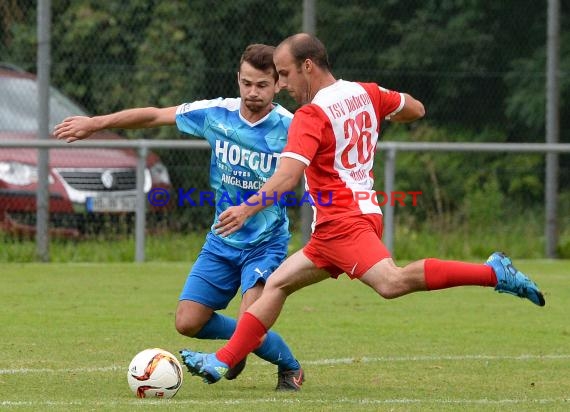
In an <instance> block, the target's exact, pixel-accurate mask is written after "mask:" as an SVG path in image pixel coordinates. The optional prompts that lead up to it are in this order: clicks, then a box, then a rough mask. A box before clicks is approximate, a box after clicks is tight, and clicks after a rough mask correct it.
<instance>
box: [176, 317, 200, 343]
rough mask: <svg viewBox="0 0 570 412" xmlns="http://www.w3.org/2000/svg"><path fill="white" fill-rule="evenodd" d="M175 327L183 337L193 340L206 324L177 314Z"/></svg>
mask: <svg viewBox="0 0 570 412" xmlns="http://www.w3.org/2000/svg"><path fill="white" fill-rule="evenodd" d="M174 326H175V328H176V331H177V332H178V333H180V334H181V335H184V336H188V337H189V338H193V337H195V336H196V335H197V334H198V332H200V330H201V329H202V328H203V327H204V323H203V322H197V321H196V319H193V318H189V317H187V316H185V317H182V316H179V315H178V314H177V315H176V319H175V321H174Z"/></svg>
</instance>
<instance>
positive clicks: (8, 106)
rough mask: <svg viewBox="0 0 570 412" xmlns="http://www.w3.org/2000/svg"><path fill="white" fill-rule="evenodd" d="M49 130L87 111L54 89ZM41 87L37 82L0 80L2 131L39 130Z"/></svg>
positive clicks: (0, 124)
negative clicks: (39, 94) (39, 90)
mask: <svg viewBox="0 0 570 412" xmlns="http://www.w3.org/2000/svg"><path fill="white" fill-rule="evenodd" d="M49 106H50V107H49V111H50V114H49V130H53V128H54V127H55V125H56V124H58V123H59V122H61V121H62V120H63V119H65V118H66V117H69V116H78V115H86V113H85V111H84V110H83V109H82V108H81V107H79V106H78V105H77V104H75V103H73V102H72V101H71V100H69V99H68V98H67V97H65V96H64V95H63V94H61V93H60V92H59V91H57V90H56V89H54V88H53V87H52V88H51V89H50V101H49ZM37 119H38V87H37V83H36V82H35V80H33V79H24V78H15V77H0V131H3V132H31V133H36V132H37V130H38V120H37Z"/></svg>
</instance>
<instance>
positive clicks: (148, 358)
mask: <svg viewBox="0 0 570 412" xmlns="http://www.w3.org/2000/svg"><path fill="white" fill-rule="evenodd" d="M182 379H183V374H182V367H181V366H180V363H179V362H178V359H176V357H174V355H173V354H172V353H170V352H168V351H165V350H164V349H160V348H154V349H145V350H143V351H142V352H139V353H137V354H136V356H135V357H134V358H133V360H132V361H131V364H130V365H129V371H128V373H127V381H128V382H129V386H130V388H131V390H132V391H133V393H134V394H135V395H136V396H137V397H139V398H172V397H173V396H174V395H176V392H178V389H180V386H182Z"/></svg>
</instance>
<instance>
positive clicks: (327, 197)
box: [281, 80, 405, 229]
mask: <svg viewBox="0 0 570 412" xmlns="http://www.w3.org/2000/svg"><path fill="white" fill-rule="evenodd" d="M404 103H405V98H404V95H403V94H401V93H398V92H395V91H391V90H386V89H384V88H382V87H380V86H378V85H377V84H375V83H356V82H348V81H344V80H338V81H337V82H335V83H334V84H333V85H331V86H328V87H326V88H324V89H321V90H319V92H318V93H317V94H316V95H315V97H314V98H313V100H312V102H311V103H309V104H307V105H305V106H303V107H301V108H300V109H298V110H297V112H296V113H295V116H294V117H293V121H292V123H291V126H290V128H289V134H288V143H287V145H286V146H285V148H284V150H283V153H282V154H281V156H283V157H290V158H293V159H297V160H299V161H301V162H303V163H305V164H306V165H307V168H306V169H305V181H306V188H305V189H306V190H307V191H308V192H309V195H310V196H311V198H312V201H313V203H314V204H315V207H313V211H314V217H313V229H314V227H315V226H316V225H318V224H320V223H323V222H326V221H329V220H333V219H342V218H343V217H345V216H354V215H361V214H368V213H378V214H381V213H382V211H381V209H380V206H379V205H378V200H377V198H376V194H375V192H374V190H373V185H374V176H373V173H372V165H373V163H374V154H375V152H376V143H377V142H378V135H379V133H380V123H381V121H382V119H384V118H386V119H389V118H390V117H391V116H393V115H394V114H396V113H398V112H399V111H400V110H401V109H402V107H404Z"/></svg>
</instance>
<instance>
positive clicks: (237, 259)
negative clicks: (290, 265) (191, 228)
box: [180, 232, 289, 310]
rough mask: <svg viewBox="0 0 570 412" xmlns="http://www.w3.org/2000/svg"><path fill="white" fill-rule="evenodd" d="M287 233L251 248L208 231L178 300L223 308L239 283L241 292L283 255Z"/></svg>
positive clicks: (266, 274)
mask: <svg viewBox="0 0 570 412" xmlns="http://www.w3.org/2000/svg"><path fill="white" fill-rule="evenodd" d="M288 243H289V236H280V237H277V238H275V239H270V240H268V241H266V242H264V243H261V244H259V245H257V246H255V247H253V248H251V249H238V248H235V247H233V246H230V245H227V244H225V243H224V242H222V240H220V239H219V238H218V237H217V236H215V235H213V234H212V233H211V232H210V233H208V235H207V236H206V243H204V246H203V247H202V251H201V252H200V254H199V255H198V258H197V259H196V262H194V265H193V266H192V270H191V271H190V273H189V274H188V278H187V279H186V283H185V284H184V288H183V289H182V293H181V294H180V300H192V301H194V302H198V303H201V304H203V305H205V306H208V307H210V308H212V309H213V310H220V309H225V308H226V307H227V306H228V304H229V303H230V301H231V300H232V299H233V297H234V296H235V295H236V293H237V291H238V290H239V288H240V287H241V291H242V294H243V293H245V292H246V291H247V290H249V289H250V288H252V287H253V286H255V285H256V283H257V282H259V281H261V282H262V283H264V284H265V282H266V280H267V278H268V277H269V275H270V274H271V273H273V271H274V270H275V269H277V267H278V266H279V265H280V264H281V262H283V260H285V258H286V257H287V245H288Z"/></svg>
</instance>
